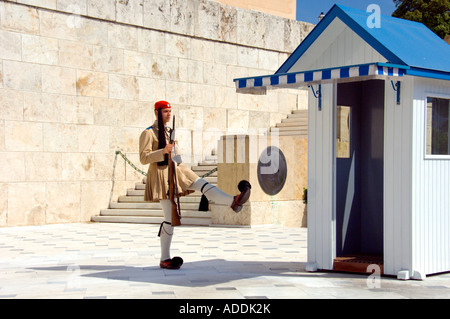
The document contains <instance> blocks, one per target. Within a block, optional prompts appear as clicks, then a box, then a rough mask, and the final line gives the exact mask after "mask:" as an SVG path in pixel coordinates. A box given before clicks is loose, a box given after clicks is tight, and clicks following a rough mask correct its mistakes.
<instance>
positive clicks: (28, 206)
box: [8, 182, 48, 226]
mask: <svg viewBox="0 0 450 319" xmlns="http://www.w3.org/2000/svg"><path fill="white" fill-rule="evenodd" d="M47 205H48V204H47V201H46V192H45V184H44V185H43V184H42V183H37V182H36V183H9V184H8V226H23V225H42V224H45V223H46V218H45V210H46V208H47Z"/></svg>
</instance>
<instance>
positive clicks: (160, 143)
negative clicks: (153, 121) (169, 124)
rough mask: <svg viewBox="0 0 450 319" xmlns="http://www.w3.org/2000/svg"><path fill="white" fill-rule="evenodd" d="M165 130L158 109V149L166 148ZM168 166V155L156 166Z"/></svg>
mask: <svg viewBox="0 0 450 319" xmlns="http://www.w3.org/2000/svg"><path fill="white" fill-rule="evenodd" d="M166 145H167V142H166V128H165V127H164V121H163V118H162V113H161V108H159V109H158V149H162V148H164V147H166ZM168 164H169V154H165V155H164V161H161V162H158V166H164V165H168Z"/></svg>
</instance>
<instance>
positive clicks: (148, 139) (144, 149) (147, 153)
mask: <svg viewBox="0 0 450 319" xmlns="http://www.w3.org/2000/svg"><path fill="white" fill-rule="evenodd" d="M153 142H154V137H153V135H152V134H151V133H150V131H149V130H145V131H144V132H142V134H141V137H140V138H139V160H140V161H141V164H143V165H146V164H150V163H155V162H161V161H164V154H163V150H162V149H157V150H153Z"/></svg>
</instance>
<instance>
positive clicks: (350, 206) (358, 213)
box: [334, 80, 384, 272]
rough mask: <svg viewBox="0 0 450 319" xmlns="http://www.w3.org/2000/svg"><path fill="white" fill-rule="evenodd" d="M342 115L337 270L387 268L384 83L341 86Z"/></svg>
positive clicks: (339, 122) (339, 111)
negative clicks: (359, 266)
mask: <svg viewBox="0 0 450 319" xmlns="http://www.w3.org/2000/svg"><path fill="white" fill-rule="evenodd" d="M336 116H337V140H336V257H337V258H336V260H335V262H334V266H335V269H339V267H340V265H341V263H340V261H342V260H344V259H345V262H346V264H345V265H349V263H348V262H349V260H355V262H358V263H362V266H364V265H365V264H366V263H367V262H371V263H377V264H382V257H383V140H384V80H370V81H361V82H350V83H339V84H338V85H337V109H336ZM358 256H359V257H360V258H359V259H360V260H359V261H358V259H357V258H356V259H355V257H358ZM343 257H345V258H343ZM349 258H350V259H349ZM361 260H365V262H361ZM350 264H351V263H350ZM353 266H354V265H353ZM353 268H354V267H352V269H353ZM363 268H364V267H363ZM341 270H342V269H341ZM349 271H355V270H354V269H353V270H349ZM364 272H365V271H364Z"/></svg>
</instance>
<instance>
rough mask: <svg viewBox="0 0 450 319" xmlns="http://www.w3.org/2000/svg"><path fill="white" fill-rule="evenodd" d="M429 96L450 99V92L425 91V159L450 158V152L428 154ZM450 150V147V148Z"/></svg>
mask: <svg viewBox="0 0 450 319" xmlns="http://www.w3.org/2000/svg"><path fill="white" fill-rule="evenodd" d="M428 98H438V99H446V100H450V94H445V93H436V92H425V96H424V101H423V102H424V103H423V104H424V120H425V121H424V140H423V141H424V143H423V144H424V145H423V152H424V154H425V156H424V159H426V160H450V154H446V155H444V154H427V129H428V127H427V126H428V114H427V113H428V112H427V101H428ZM449 120H450V116H449ZM448 133H449V138H450V130H449V132H448ZM449 152H450V149H449Z"/></svg>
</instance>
